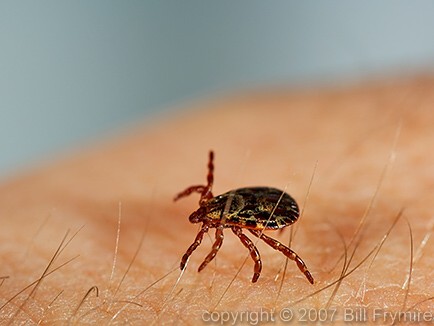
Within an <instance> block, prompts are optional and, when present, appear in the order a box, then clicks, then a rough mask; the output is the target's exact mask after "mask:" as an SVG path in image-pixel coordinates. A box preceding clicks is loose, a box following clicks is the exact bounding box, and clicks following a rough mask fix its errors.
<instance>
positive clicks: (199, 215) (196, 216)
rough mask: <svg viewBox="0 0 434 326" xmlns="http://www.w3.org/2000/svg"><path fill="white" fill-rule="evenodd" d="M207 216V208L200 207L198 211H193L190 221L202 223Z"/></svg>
mask: <svg viewBox="0 0 434 326" xmlns="http://www.w3.org/2000/svg"><path fill="white" fill-rule="evenodd" d="M205 216H206V208H205V207H200V208H199V209H198V210H197V211H195V212H193V213H191V215H190V217H189V218H188V219H189V220H190V223H200V222H203V220H204V218H205Z"/></svg>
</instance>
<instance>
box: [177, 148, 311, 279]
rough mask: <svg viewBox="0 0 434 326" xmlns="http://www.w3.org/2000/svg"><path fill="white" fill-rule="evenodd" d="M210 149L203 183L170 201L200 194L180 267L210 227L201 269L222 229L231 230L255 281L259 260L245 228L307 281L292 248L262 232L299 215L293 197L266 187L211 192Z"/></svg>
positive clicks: (217, 245)
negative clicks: (212, 236) (207, 250)
mask: <svg viewBox="0 0 434 326" xmlns="http://www.w3.org/2000/svg"><path fill="white" fill-rule="evenodd" d="M213 161H214V152H213V151H210V152H209V161H208V176H207V184H206V185H205V186H204V185H197V186H191V187H188V188H187V189H185V190H184V191H182V192H180V193H179V194H178V195H176V196H175V198H174V200H175V201H176V200H178V199H180V198H182V197H185V196H188V195H190V194H191V193H193V192H197V193H199V194H200V200H199V209H197V210H196V211H195V212H193V213H192V214H191V215H190V217H189V220H190V222H191V223H202V227H201V229H200V231H199V233H198V234H197V235H196V239H195V240H194V242H193V244H192V245H191V246H190V247H189V248H188V249H187V251H186V253H185V254H184V256H183V257H182V259H181V264H180V268H181V270H183V269H184V268H185V266H186V263H187V260H188V258H189V257H190V255H191V254H192V253H193V251H194V250H196V248H197V247H198V246H199V245H200V244H201V242H202V239H203V236H204V234H205V233H207V232H208V231H209V229H210V228H215V229H216V231H215V242H214V244H213V246H212V249H211V252H210V253H209V254H208V256H206V257H205V260H204V261H203V262H202V264H201V265H200V266H199V269H198V271H199V272H200V271H201V270H203V269H204V268H205V267H206V265H208V263H209V262H210V261H212V260H213V259H214V257H215V256H216V254H217V252H218V250H219V249H220V247H221V245H222V243H223V229H225V228H227V229H231V230H232V232H233V233H235V235H236V236H237V237H238V238H239V239H240V241H241V243H242V244H243V245H244V246H245V247H246V248H247V249H248V250H249V252H250V256H251V257H252V259H253V261H254V263H255V266H254V273H253V278H252V282H253V283H254V282H256V281H257V280H258V278H259V276H260V275H261V270H262V261H261V256H260V255H259V251H258V249H257V248H256V246H255V244H254V243H253V242H252V240H250V239H249V238H248V237H247V236H246V235H245V234H244V233H243V229H247V230H248V231H249V232H250V233H252V234H253V235H254V236H255V237H258V238H259V239H261V240H263V241H264V242H265V243H266V244H268V245H269V246H270V247H272V248H273V249H275V250H278V251H280V252H282V253H283V254H284V255H285V256H286V257H288V258H289V259H291V260H294V261H295V262H296V263H297V266H298V268H299V269H300V271H301V272H302V273H303V274H304V275H305V276H306V278H307V279H308V281H309V282H310V283H312V284H313V283H314V280H313V277H312V275H311V274H310V272H309V270H308V269H307V267H306V264H305V263H304V262H303V260H302V259H301V258H300V256H298V255H297V254H296V253H295V252H294V251H292V250H291V249H290V248H288V247H287V246H285V245H283V244H282V243H280V242H279V241H277V240H275V239H273V238H270V237H269V236H267V235H265V234H264V233H263V231H264V230H277V229H282V228H284V227H286V226H288V225H291V224H293V223H295V222H296V221H297V219H298V217H299V209H298V205H297V203H296V202H295V200H294V199H293V198H292V197H291V196H290V195H288V194H287V193H286V192H284V191H282V190H279V189H276V188H269V187H251V188H239V189H235V190H231V191H229V192H226V193H224V194H222V195H219V196H215V197H214V195H213V194H212V186H213V182H214V163H213Z"/></svg>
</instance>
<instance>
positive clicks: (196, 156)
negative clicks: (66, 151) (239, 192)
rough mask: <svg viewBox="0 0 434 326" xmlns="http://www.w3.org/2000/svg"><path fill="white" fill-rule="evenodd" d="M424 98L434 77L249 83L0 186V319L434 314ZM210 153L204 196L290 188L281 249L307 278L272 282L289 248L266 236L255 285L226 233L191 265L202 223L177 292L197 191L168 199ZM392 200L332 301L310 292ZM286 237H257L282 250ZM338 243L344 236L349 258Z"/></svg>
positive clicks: (335, 273) (198, 179)
mask: <svg viewBox="0 0 434 326" xmlns="http://www.w3.org/2000/svg"><path fill="white" fill-rule="evenodd" d="M433 106H434V79H432V78H418V79H411V80H403V81H393V82H392V81H389V82H387V81H384V82H382V83H380V82H377V83H375V84H366V85H360V86H353V87H347V88H341V89H338V90H310V91H306V90H304V91H299V92H296V91H291V92H288V91H287V90H274V91H270V90H269V91H261V92H254V93H253V92H252V93H248V94H242V95H239V96H232V97H229V98H226V99H224V100H219V101H212V102H203V103H200V104H196V105H195V107H194V108H191V109H190V110H184V111H182V114H181V113H176V114H174V115H173V116H171V117H169V118H166V119H165V120H164V121H159V122H158V124H156V125H154V126H150V125H147V126H144V127H143V128H142V129H140V130H137V131H136V132H135V133H131V134H130V135H127V136H124V137H122V138H121V139H118V140H111V141H110V142H109V143H106V144H104V145H100V146H99V147H98V146H96V147H95V148H92V149H90V150H89V149H88V150H85V151H83V152H80V153H76V154H74V155H71V156H70V157H68V158H64V159H63V160H61V161H60V160H59V161H57V162H54V163H52V164H51V165H48V166H45V167H41V168H38V169H34V170H32V171H30V172H28V173H27V174H23V175H21V176H18V177H15V178H12V179H10V180H8V181H4V182H3V184H2V185H1V186H0V224H1V228H0V241H1V246H0V262H1V264H0V306H1V307H2V308H1V310H0V323H2V324H3V323H6V322H8V321H9V322H12V324H19V323H22V322H25V321H26V322H30V323H31V322H34V323H38V322H42V323H60V324H63V323H67V322H71V323H88V322H98V323H104V324H107V323H109V322H113V323H115V324H116V323H122V324H124V323H133V324H139V323H141V322H143V321H155V322H156V323H157V324H158V323H160V322H167V323H175V322H176V323H177V324H191V323H193V322H196V323H199V322H201V320H202V318H203V316H204V315H203V312H204V311H214V310H216V311H219V312H223V311H231V312H242V311H250V312H252V311H259V310H261V309H262V310H263V311H267V312H270V311H273V309H274V311H275V312H277V313H276V314H275V315H274V318H276V319H277V320H279V317H278V312H279V311H281V310H282V309H283V308H291V309H292V310H293V311H294V313H295V314H296V317H294V318H295V319H294V320H298V319H297V318H300V316H298V317H297V313H300V309H302V308H314V309H319V308H325V307H328V308H332V309H335V308H336V309H338V311H337V312H336V315H335V316H334V319H335V320H343V318H344V315H343V309H344V308H360V307H369V309H374V308H383V309H384V310H386V311H390V312H403V311H406V310H407V309H410V308H411V310H412V311H422V312H433V302H434V300H433V299H430V298H432V297H433V296H434V285H433V283H432V280H433V279H434V271H433V269H432V266H433V257H434V256H433V254H434V246H433V245H432V241H433V239H432V238H433V236H432V232H433V225H434V214H433V213H434V209H433V206H432V203H433V201H434V193H433V180H434V172H433V171H434V170H433V161H434V157H433V156H434V154H433V152H432V148H434V128H433V125H434V124H433V122H434V118H433V115H432V108H433ZM210 149H213V150H214V151H215V153H216V158H215V183H214V189H213V191H214V194H215V195H217V194H220V193H223V192H226V191H228V190H231V189H234V188H239V187H247V186H257V185H261V186H270V187H277V188H280V189H284V188H285V187H286V191H287V192H288V193H289V194H290V195H291V196H292V197H294V198H295V199H296V200H297V202H298V203H299V205H300V207H301V208H303V207H305V211H304V215H303V216H302V217H301V218H300V220H299V221H297V222H296V223H295V224H294V227H295V228H296V229H297V232H296V235H295V238H294V240H293V242H292V244H291V248H292V249H293V250H294V251H296V252H297V253H298V254H299V255H300V256H301V257H302V258H303V260H304V261H305V262H306V265H307V266H308V268H309V270H310V271H311V272H312V274H313V277H314V278H315V282H316V283H315V285H314V286H312V285H310V284H309V283H308V282H307V281H306V279H305V278H304V276H303V275H302V274H301V273H300V272H299V270H298V269H297V266H296V265H295V264H294V262H292V261H289V263H288V268H287V270H286V274H285V279H284V281H283V283H281V278H282V269H283V267H284V264H285V257H284V256H283V255H282V254H281V253H279V252H277V251H275V250H273V249H271V248H270V247H268V246H267V245H265V244H263V243H262V242H258V243H257V246H258V249H259V251H260V253H261V258H262V263H263V269H262V273H261V276H260V278H259V280H258V282H257V283H255V284H252V283H251V282H250V280H251V276H252V273H253V262H252V261H251V259H250V256H249V254H248V252H247V250H246V249H245V247H244V246H243V245H242V244H241V243H240V241H239V239H238V238H237V237H236V236H234V235H233V234H232V232H230V230H225V232H224V234H225V239H224V242H223V245H222V248H221V249H220V251H219V253H218V255H217V256H216V259H215V262H214V261H213V262H212V263H210V264H209V265H208V266H207V267H206V268H205V269H204V270H203V271H201V272H200V273H198V272H197V268H198V266H199V265H200V263H201V262H202V261H203V258H204V257H205V256H206V255H207V254H208V253H209V251H210V250H211V247H212V242H213V241H214V232H215V230H214V229H211V230H210V232H209V234H210V237H208V236H205V237H204V240H203V242H202V244H201V246H200V247H199V248H198V249H197V250H196V251H195V252H194V253H193V254H192V256H191V258H190V261H189V263H188V265H187V269H186V271H185V272H184V273H183V275H182V277H181V278H180V280H179V282H178V283H177V284H176V287H174V285H175V283H176V282H177V279H178V277H179V275H180V271H179V262H180V259H181V257H182V255H183V254H184V253H185V251H186V249H187V248H188V246H189V245H190V244H191V243H192V242H193V240H194V238H195V236H196V234H197V231H198V228H197V227H198V226H197V225H192V224H190V223H189V221H188V216H189V214H190V213H191V212H192V211H194V210H195V209H197V207H198V200H199V195H198V194H192V195H191V196H189V197H188V198H186V199H183V200H180V201H179V202H177V203H174V202H173V197H174V195H175V194H176V193H178V192H179V191H181V190H183V189H185V188H186V187H187V186H189V185H192V184H204V183H205V181H206V173H207V167H206V164H207V155H208V151H209V150H210ZM391 156H392V158H391ZM316 164H317V167H316V169H315V165H316ZM313 174H314V175H313ZM312 175H313V182H312V185H311V186H309V184H310V180H311V178H312ZM309 189H310V190H309ZM308 191H309V197H308V200H307V203H305V200H306V195H307V193H308ZM374 194H376V196H374ZM373 197H374V198H373ZM370 203H371V204H370ZM305 204H306V205H305ZM402 209H403V213H402V216H401V218H400V219H399V220H398V222H397V223H396V225H395V226H394V227H393V229H392V231H391V232H390V234H389V236H388V238H387V239H386V241H385V242H384V244H383V246H382V247H381V250H380V251H379V252H378V254H377V255H376V256H375V260H373V258H374V254H372V255H371V256H370V257H369V258H368V259H367V260H366V261H365V263H364V264H362V265H360V266H359V267H358V268H357V269H356V270H355V271H354V272H353V273H351V274H350V275H348V276H347V277H345V278H344V279H343V280H342V283H341V284H340V286H339V288H338V289H337V290H336V293H335V295H333V289H334V288H335V287H334V286H333V287H330V288H328V289H326V290H324V291H320V292H319V293H317V294H315V295H311V294H312V293H314V292H315V291H318V290H320V289H322V288H323V287H324V286H326V285H327V284H330V283H332V282H334V281H336V280H337V279H339V277H340V275H341V272H342V268H343V264H344V262H345V261H346V262H348V261H349V260H350V257H351V255H352V254H353V249H354V246H355V245H356V244H357V248H356V250H355V252H354V257H353V258H352V260H351V262H350V266H349V268H348V271H350V270H352V269H353V268H354V267H355V266H356V265H357V264H358V263H360V262H361V261H362V260H363V259H364V258H365V257H366V256H367V255H368V254H369V253H370V251H371V250H372V249H373V248H374V247H375V246H376V245H378V244H379V242H380V240H381V239H382V237H383V236H384V235H385V234H386V232H387V231H388V229H389V228H390V227H391V225H392V223H393V221H394V220H395V218H396V217H397V216H398V214H399V212H400V211H401V210H402ZM365 212H367V217H366V220H365V223H364V224H363V225H362V226H361V227H360V233H359V237H358V238H357V239H356V240H355V241H352V240H351V239H352V236H353V234H354V232H355V231H356V230H357V229H358V227H359V223H360V221H361V220H362V219H363V216H364V213H365ZM119 216H121V218H120V220H119ZM407 221H408V224H407ZM118 225H120V229H118ZM408 225H410V226H411V231H412V239H413V264H412V265H411V264H410V260H411V243H410V239H411V238H410V231H409V226H408ZM68 230H70V232H69V233H68V234H67V238H66V239H67V240H66V242H67V241H68V240H69V239H70V238H71V237H73V238H72V240H71V241H70V242H69V243H66V242H65V243H64V244H65V245H66V247H65V248H64V249H63V250H61V252H60V253H58V255H56V250H57V249H58V247H59V246H60V245H61V241H62V239H63V237H64V236H65V234H66V232H67V231H68ZM76 232H77V234H76V235H75V236H74V234H75V233H76ZM289 233H290V232H289V228H287V231H285V232H283V233H279V232H267V234H268V235H270V236H272V237H274V238H276V239H279V240H280V241H282V242H283V243H286V244H287V243H288V241H289ZM245 234H246V235H247V236H249V237H250V238H251V240H252V241H254V242H256V241H257V239H255V237H253V236H252V235H251V234H250V233H248V232H246V233H245ZM117 235H119V237H117ZM430 236H431V238H430ZM117 239H118V241H117ZM141 241H142V242H141ZM116 243H118V245H116ZM344 243H345V244H346V245H347V246H348V245H350V244H351V245H350V246H349V248H348V251H347V256H346V258H343V257H342V256H343V254H344V252H345V249H344ZM62 248H63V247H62ZM137 251H138V252H137ZM136 252H137V255H136V256H135V254H136ZM115 253H116V255H115ZM77 255H79V256H78V257H77V258H75V259H73V260H72V261H71V262H69V263H67V264H66V265H64V266H62V267H61V268H59V269H57V270H55V271H54V272H52V273H51V274H50V271H53V270H54V269H56V268H57V267H58V266H61V265H62V264H64V263H65V262H67V261H68V260H70V259H72V258H74V257H76V256H77ZM53 257H54V259H53V262H52V264H50V265H49V263H50V260H51V259H52V258H53ZM246 257H248V258H247V261H246V263H245V265H244V267H243V268H242V270H241V271H240V272H239V274H238V275H237V274H236V273H237V272H238V269H239V268H240V266H241V265H242V263H243V261H244V259H245V258H246ZM48 265H49V266H48ZM47 266H48V269H47V272H48V273H47V272H45V273H44V270H45V269H46V268H47ZM410 266H412V273H411V281H410V283H409V289H408V283H407V284H405V280H406V278H407V277H408V275H409V271H410ZM348 271H347V272H348ZM47 274H48V275H47ZM42 275H46V277H44V278H43V279H42V280H41V282H39V283H37V284H35V285H32V286H31V287H29V288H28V289H27V290H25V291H23V292H22V293H21V294H18V293H19V292H20V291H21V290H23V289H24V288H25V287H26V286H28V285H30V284H32V282H34V281H37V280H38V279H39V278H40V277H41V276H42ZM235 276H236V278H235V280H233V279H234V277H235ZM276 277H277V280H276ZM155 282H156V283H155ZM231 282H232V283H231ZM154 283H155V284H154ZM281 284H282V288H281V290H279V287H280V286H281ZM407 289H408V290H407ZM225 291H226V292H225ZM278 293H280V294H279V295H278ZM17 294H18V295H17ZM11 298H12V299H11ZM300 299H303V300H301V302H298V303H295V302H296V301H297V300H300ZM8 300H9V301H8ZM415 305H416V306H415ZM413 306H415V307H414V308H413ZM205 317H206V316H205ZM368 318H371V316H368ZM387 321H388V322H389V323H390V321H391V319H388V320H387Z"/></svg>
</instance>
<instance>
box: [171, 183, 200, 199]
mask: <svg viewBox="0 0 434 326" xmlns="http://www.w3.org/2000/svg"><path fill="white" fill-rule="evenodd" d="M204 189H205V186H191V187H188V188H187V189H185V190H184V191H182V192H180V193H179V194H177V195H176V196H175V198H173V200H174V201H177V200H178V199H179V198H182V197H186V196H188V195H190V194H191V193H193V192H198V193H200V194H202V193H203V191H204Z"/></svg>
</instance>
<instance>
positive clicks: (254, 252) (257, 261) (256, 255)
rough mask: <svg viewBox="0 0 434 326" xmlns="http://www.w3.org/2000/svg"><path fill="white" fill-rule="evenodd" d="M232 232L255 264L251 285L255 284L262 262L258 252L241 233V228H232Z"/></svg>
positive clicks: (250, 241)
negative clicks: (248, 252) (247, 250)
mask: <svg viewBox="0 0 434 326" xmlns="http://www.w3.org/2000/svg"><path fill="white" fill-rule="evenodd" d="M232 231H233V232H234V233H235V234H236V235H237V236H238V238H240V240H241V242H242V243H243V245H244V246H245V247H246V248H247V249H249V251H250V256H252V259H253V261H254V262H255V268H254V273H253V278H252V283H255V282H256V281H257V280H258V278H259V275H261V270H262V262H261V256H260V255H259V251H258V249H257V248H256V247H255V245H254V243H253V242H252V240H250V239H249V238H248V237H247V236H246V235H245V234H244V233H243V232H242V231H241V228H239V227H232Z"/></svg>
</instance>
